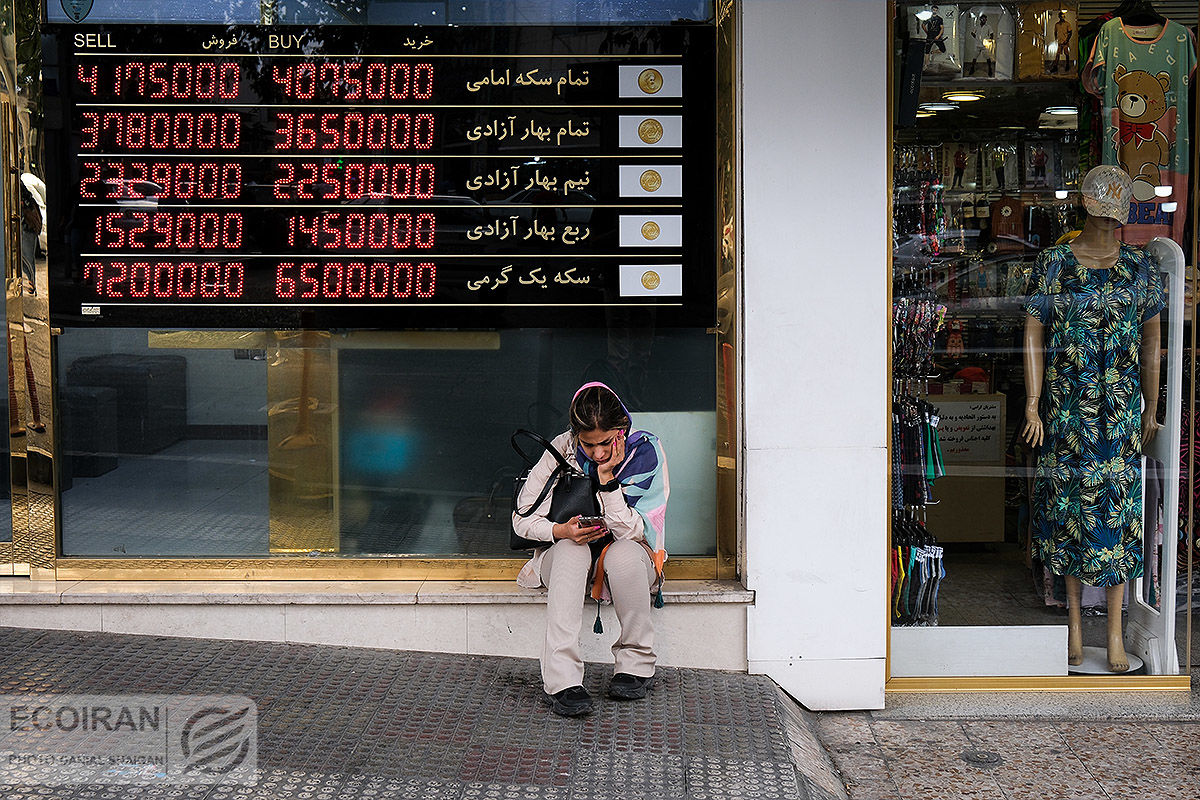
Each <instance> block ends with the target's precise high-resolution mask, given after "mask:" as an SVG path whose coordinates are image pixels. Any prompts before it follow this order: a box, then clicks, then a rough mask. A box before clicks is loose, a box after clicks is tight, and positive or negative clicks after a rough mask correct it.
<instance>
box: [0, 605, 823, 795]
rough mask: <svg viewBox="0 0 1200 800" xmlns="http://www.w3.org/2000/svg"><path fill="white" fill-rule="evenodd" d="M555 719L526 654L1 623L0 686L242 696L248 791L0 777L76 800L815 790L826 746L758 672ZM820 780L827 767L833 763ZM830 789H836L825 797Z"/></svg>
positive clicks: (602, 676) (34, 791)
mask: <svg viewBox="0 0 1200 800" xmlns="http://www.w3.org/2000/svg"><path fill="white" fill-rule="evenodd" d="M610 672H611V667H602V666H600V665H592V664H589V665H588V668H587V677H586V685H587V687H588V689H589V691H591V692H592V694H593V695H594V696H596V698H597V709H596V713H594V714H593V715H592V716H590V717H587V718H585V719H583V720H567V719H561V718H559V717H556V716H554V715H553V714H552V713H551V712H550V710H549V709H548V708H547V707H546V706H544V705H542V703H541V702H540V700H539V693H540V678H539V674H538V665H537V662H536V661H532V660H525V659H514V658H495V657H485V656H467V655H455V654H440V653H414V652H398V651H388V650H368V649H356V648H346V647H325V646H317V645H296V644H272V643H262V642H238V641H214V640H203V639H178V638H163V637H149V636H125V635H114V634H93V633H76V632H60V631H30V630H22V629H12V628H7V629H0V694H8V695H12V694H25V693H44V694H74V695H78V694H93V693H95V694H109V695H111V694H156V695H161V694H187V695H216V694H243V695H248V696H249V697H251V698H252V699H253V700H254V701H255V702H256V703H257V705H258V768H259V773H260V779H259V781H258V783H257V785H256V786H208V787H177V786H162V785H159V786H132V785H115V786H114V785H107V786H105V785H99V784H96V785H85V786H59V787H54V786H11V785H10V786H0V797H4V798H6V799H8V798H11V799H12V800H26V798H84V799H86V800H124V799H125V798H137V800H156V799H157V798H184V800H259V799H260V798H288V799H289V800H290V799H291V798H295V800H341V799H342V798H346V799H347V800H348V799H349V798H364V799H366V798H370V799H371V800H385V799H386V798H414V799H417V798H419V799H420V800H443V799H444V800H452V799H454V800H457V799H458V798H463V799H464V800H465V799H466V798H486V799H488V800H491V799H492V798H494V799H495V800H509V799H511V800H537V799H538V798H548V799H551V800H607V799H608V798H631V799H632V798H639V799H640V798H653V800H675V799H676V798H678V799H679V800H683V799H685V798H689V799H694V800H726V798H728V799H730V800H733V799H735V798H737V799H740V798H784V799H786V800H793V799H795V800H807V799H808V798H814V799H816V800H824V799H825V798H829V797H836V796H838V795H840V794H841V792H840V786H837V785H836V784H833V785H830V783H829V781H828V780H826V782H825V785H826V786H828V787H829V788H828V789H826V788H821V786H820V785H818V783H819V782H820V781H818V783H814V782H813V780H812V779H811V778H810V777H808V776H807V775H806V774H805V773H804V772H801V771H798V770H797V769H796V761H795V758H796V757H797V755H799V756H801V757H805V758H811V759H814V760H815V761H817V762H819V761H821V760H823V759H824V754H823V753H822V752H821V751H820V748H819V746H818V745H817V744H816V741H815V738H812V736H811V734H809V738H808V741H807V742H806V741H805V733H806V731H805V730H804V727H805V725H806V723H805V721H804V719H806V718H804V717H802V716H798V715H797V710H796V709H795V708H794V707H791V708H789V707H788V706H789V705H791V704H790V703H789V702H788V701H787V700H786V698H785V697H783V695H782V694H781V693H780V692H779V690H778V689H777V687H775V685H774V684H773V683H772V682H771V681H770V680H768V679H767V678H765V677H761V676H750V675H744V674H738V673H729V672H715V671H707V670H690V669H672V668H660V669H659V673H658V675H659V680H658V682H657V684H656V686H655V687H654V689H653V690H652V691H651V693H650V695H649V696H648V697H647V698H646V699H645V700H642V701H637V702H626V703H619V702H615V701H610V700H607V699H606V698H605V697H604V696H603V694H604V690H605V689H606V687H607V685H608V679H609V676H610ZM830 774H832V773H830ZM829 789H833V790H835V791H834V792H831V791H829Z"/></svg>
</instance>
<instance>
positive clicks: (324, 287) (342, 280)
mask: <svg viewBox="0 0 1200 800" xmlns="http://www.w3.org/2000/svg"><path fill="white" fill-rule="evenodd" d="M436 292H437V266H436V265H434V264H433V263H432V262H428V261H426V262H421V263H418V264H413V263H411V262H407V261H403V262H395V263H393V262H386V261H376V262H373V263H370V264H368V263H367V262H365V261H351V262H348V263H343V262H341V261H324V262H318V261H301V262H299V263H297V262H294V261H281V262H279V263H278V264H276V265H275V297H276V298H278V299H280V300H294V299H297V298H299V299H310V300H311V299H317V300H340V299H342V298H346V299H348V300H358V299H365V298H368V297H369V298H371V299H374V300H407V299H410V298H413V297H416V298H420V299H428V298H431V297H433V296H434V294H436Z"/></svg>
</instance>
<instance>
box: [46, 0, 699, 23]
mask: <svg viewBox="0 0 1200 800" xmlns="http://www.w3.org/2000/svg"><path fill="white" fill-rule="evenodd" d="M84 5H85V4H83V3H67V4H63V3H47V4H46V15H47V17H48V19H49V20H50V21H51V22H79V21H86V22H89V23H102V22H178V23H185V22H187V23H200V22H211V23H225V24H230V25H235V24H242V25H250V24H256V23H259V22H273V23H277V24H284V25H290V24H294V25H309V24H328V25H578V24H601V25H609V24H624V23H639V24H655V23H660V24H666V23H671V22H676V21H685V20H689V21H704V20H710V19H712V15H713V10H712V0H507V1H506V2H494V0H453V2H450V1H449V0H441V1H440V2H437V1H434V0H346V2H333V1H332V0H299V1H298V2H292V3H288V2H278V0H275V1H272V0H207V1H203V0H201V1H200V2H197V1H196V0H96V2H95V3H94V4H93V5H92V7H91V9H90V10H88V11H76V9H77V8H78V9H82V8H83V7H84ZM68 8H70V9H71V11H68ZM73 13H76V14H78V16H79V17H80V18H76V17H74V16H73Z"/></svg>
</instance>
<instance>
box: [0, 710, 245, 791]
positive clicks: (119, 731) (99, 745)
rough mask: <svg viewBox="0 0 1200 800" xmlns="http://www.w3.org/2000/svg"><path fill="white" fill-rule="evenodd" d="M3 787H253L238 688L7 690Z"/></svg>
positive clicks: (0, 736) (1, 747)
mask: <svg viewBox="0 0 1200 800" xmlns="http://www.w3.org/2000/svg"><path fill="white" fill-rule="evenodd" d="M0 714H3V718H2V725H3V727H2V728H0V784H10V785H24V786H31V785H42V786H61V785H68V784H85V783H86V784H125V785H130V784H161V785H165V784H186V785H209V784H227V785H228V784H235V785H253V784H254V783H255V782H256V781H257V767H258V706H257V705H255V703H254V701H253V700H251V699H250V698H249V697H243V696H241V695H84V694H78V695H0Z"/></svg>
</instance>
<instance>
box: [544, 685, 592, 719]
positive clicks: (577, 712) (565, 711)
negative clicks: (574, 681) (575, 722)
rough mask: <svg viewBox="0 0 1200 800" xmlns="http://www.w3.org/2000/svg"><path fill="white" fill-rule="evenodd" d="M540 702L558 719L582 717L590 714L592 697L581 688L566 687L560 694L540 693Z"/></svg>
mask: <svg viewBox="0 0 1200 800" xmlns="http://www.w3.org/2000/svg"><path fill="white" fill-rule="evenodd" d="M542 702H543V703H545V704H546V705H548V706H550V709H551V710H552V711H553V712H554V713H555V714H558V715H559V716H560V717H582V716H584V715H585V714H590V713H592V696H591V695H590V694H588V691H587V689H585V688H583V687H582V686H568V687H567V688H566V689H563V690H562V691H561V692H555V693H554V694H550V693H548V692H545V691H543V692H542Z"/></svg>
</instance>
